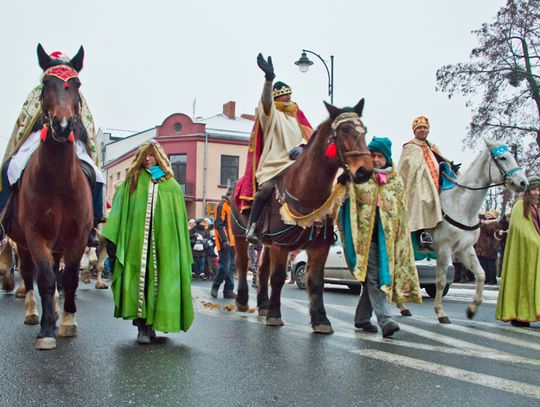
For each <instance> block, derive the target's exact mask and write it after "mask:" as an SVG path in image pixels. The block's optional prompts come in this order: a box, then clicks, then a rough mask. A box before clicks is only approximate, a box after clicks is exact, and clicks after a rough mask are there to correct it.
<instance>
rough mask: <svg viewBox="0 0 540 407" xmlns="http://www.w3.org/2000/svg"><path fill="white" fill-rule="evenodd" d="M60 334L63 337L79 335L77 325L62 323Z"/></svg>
mask: <svg viewBox="0 0 540 407" xmlns="http://www.w3.org/2000/svg"><path fill="white" fill-rule="evenodd" d="M58 336H61V337H62V338H67V337H70V336H77V325H60V328H59V329H58Z"/></svg>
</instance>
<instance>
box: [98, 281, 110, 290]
mask: <svg viewBox="0 0 540 407" xmlns="http://www.w3.org/2000/svg"><path fill="white" fill-rule="evenodd" d="M95 287H96V288H97V289H98V290H105V289H107V288H109V286H108V285H107V284H105V283H104V282H103V281H96V285H95Z"/></svg>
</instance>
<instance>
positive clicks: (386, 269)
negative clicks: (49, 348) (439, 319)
mask: <svg viewBox="0 0 540 407" xmlns="http://www.w3.org/2000/svg"><path fill="white" fill-rule="evenodd" d="M368 148H369V151H370V152H371V158H372V159H373V170H374V172H373V175H372V177H371V178H370V179H369V180H368V181H367V182H366V183H364V184H353V183H349V184H348V195H349V197H348V199H347V201H346V202H345V204H344V205H343V207H342V210H341V212H340V219H339V221H340V226H341V227H340V230H341V231H343V234H344V238H343V241H344V242H345V245H344V247H345V254H346V258H347V263H348V265H349V267H350V268H351V270H352V271H353V275H354V277H355V278H356V279H357V280H359V281H361V282H362V294H361V295H360V299H359V301H358V306H357V308H356V313H355V317H354V325H355V327H356V328H358V329H361V330H363V331H366V332H377V331H378V329H377V327H376V326H375V325H373V324H372V323H371V316H372V314H373V312H374V313H375V316H376V317H377V321H378V324H379V326H380V328H381V330H382V335H383V336H384V337H388V336H391V335H393V334H394V333H395V332H396V331H398V330H399V325H398V324H397V322H396V321H395V320H394V318H393V317H392V314H391V313H390V310H389V307H388V302H390V301H394V302H396V303H397V304H398V306H401V305H402V304H403V303H404V302H411V301H412V302H417V303H420V302H422V297H421V295H420V285H419V282H418V275H417V272H416V266H415V263H414V255H413V250H412V245H411V238H410V233H409V231H408V226H407V224H408V217H407V209H406V207H405V201H404V188H403V181H402V180H401V177H400V176H399V174H397V173H396V171H395V170H394V168H393V167H392V142H391V141H390V140H389V139H388V138H386V137H381V138H378V137H374V138H373V140H372V141H371V143H370V144H369V145H368ZM351 241H352V243H353V244H348V242H351Z"/></svg>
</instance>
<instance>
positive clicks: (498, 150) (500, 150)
mask: <svg viewBox="0 0 540 407" xmlns="http://www.w3.org/2000/svg"><path fill="white" fill-rule="evenodd" d="M509 151H510V150H509V148H508V147H507V146H506V145H502V146H498V147H495V148H493V149H492V150H491V151H490V153H489V161H490V163H491V160H493V162H494V163H495V165H496V166H497V168H498V169H499V171H500V172H501V175H502V176H503V181H502V182H501V183H499V184H491V165H490V166H489V180H490V184H489V185H488V186H485V187H469V186H467V185H462V184H459V183H458V182H457V180H456V179H453V178H451V177H450V176H449V175H448V174H446V173H444V172H443V177H445V178H446V179H447V180H449V181H450V182H453V183H454V184H456V185H457V186H458V187H460V188H464V189H468V190H472V191H479V190H484V189H489V188H493V187H497V186H501V185H504V184H505V183H506V178H508V177H510V176H512V175H513V174H514V173H516V172H517V171H520V170H521V167H516V168H514V169H512V170H510V171H508V172H506V171H504V169H503V168H502V167H501V165H500V164H499V162H498V161H497V160H496V159H497V158H498V157H500V156H501V155H503V154H504V153H506V152H509ZM442 217H443V219H444V220H446V221H447V222H448V223H450V224H451V225H453V226H455V227H457V228H458V229H461V230H468V231H473V230H476V229H478V228H479V227H480V225H481V222H478V223H477V224H476V225H474V226H468V225H464V224H463V223H460V222H458V221H456V220H454V219H452V218H451V217H450V216H448V215H447V214H446V213H444V211H442Z"/></svg>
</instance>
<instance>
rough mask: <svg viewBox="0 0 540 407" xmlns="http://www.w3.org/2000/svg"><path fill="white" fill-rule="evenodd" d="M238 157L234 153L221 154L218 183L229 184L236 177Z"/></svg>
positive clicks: (234, 180)
mask: <svg viewBox="0 0 540 407" xmlns="http://www.w3.org/2000/svg"><path fill="white" fill-rule="evenodd" d="M238 163H239V157H238V156H236V155H222V156H221V177H220V181H219V185H222V186H230V185H231V184H232V183H233V182H236V180H237V179H238Z"/></svg>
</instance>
